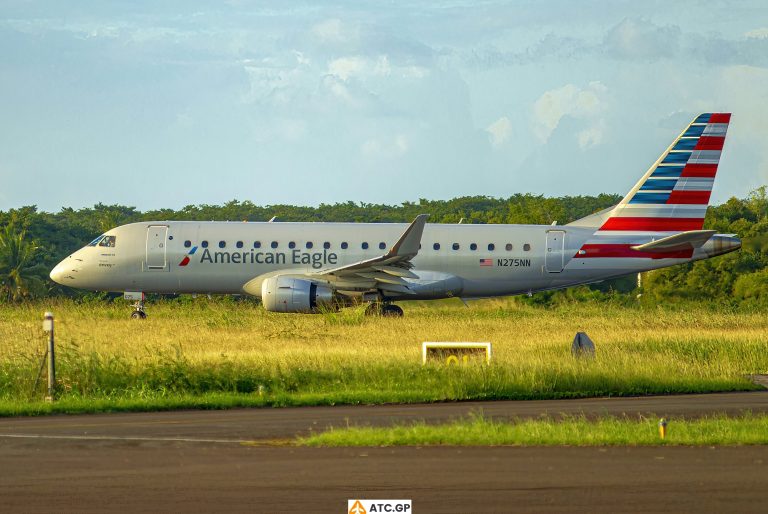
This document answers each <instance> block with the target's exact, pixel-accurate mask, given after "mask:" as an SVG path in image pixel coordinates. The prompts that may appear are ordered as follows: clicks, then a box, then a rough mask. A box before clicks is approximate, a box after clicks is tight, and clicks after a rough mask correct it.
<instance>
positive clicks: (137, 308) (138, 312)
mask: <svg viewBox="0 0 768 514" xmlns="http://www.w3.org/2000/svg"><path fill="white" fill-rule="evenodd" d="M131 319H147V313H146V312H144V300H139V301H137V302H136V303H134V304H133V312H132V313H131Z"/></svg>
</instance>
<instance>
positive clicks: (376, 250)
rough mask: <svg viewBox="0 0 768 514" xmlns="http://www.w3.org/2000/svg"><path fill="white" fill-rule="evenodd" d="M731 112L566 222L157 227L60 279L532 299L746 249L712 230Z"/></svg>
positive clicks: (332, 295)
mask: <svg viewBox="0 0 768 514" xmlns="http://www.w3.org/2000/svg"><path fill="white" fill-rule="evenodd" d="M730 118H731V115H730V113H707V114H701V115H699V116H697V117H696V118H695V119H694V120H693V122H691V123H690V124H689V125H688V126H687V127H686V128H685V130H683V132H682V133H681V134H680V135H679V136H678V137H676V138H675V139H674V141H673V142H672V144H671V145H670V146H669V147H668V148H667V149H666V150H665V151H664V152H663V153H662V154H661V156H660V157H659V158H658V159H657V160H656V162H655V163H653V165H652V166H651V167H650V168H649V169H648V171H646V172H645V174H644V175H643V176H642V178H641V179H640V180H639V181H638V182H637V184H635V186H634V187H633V188H632V189H631V190H630V191H629V192H628V193H627V195H626V196H625V197H624V198H623V199H622V200H621V201H620V202H619V203H618V204H617V205H615V206H613V207H609V208H608V209H604V210H602V211H600V212H597V213H595V214H592V215H590V216H587V217H585V218H582V219H579V220H576V221H573V222H572V223H568V224H566V225H557V224H556V222H555V223H553V224H552V225H500V224H499V225H478V224H427V223H426V221H427V215H426V214H421V215H419V216H417V217H416V219H414V220H413V222H412V223H410V224H398V223H283V222H277V221H274V219H273V220H270V221H269V222H214V221H211V222H200V221H149V222H140V223H131V224H128V225H123V226H120V227H117V228H114V229H112V230H109V231H107V232H106V233H105V234H102V235H100V236H99V237H97V238H96V239H94V240H93V241H92V242H91V243H90V244H88V245H87V246H85V247H84V248H81V249H80V250H77V251H76V252H74V253H73V254H72V255H70V256H68V257H67V258H65V259H64V260H62V261H61V262H60V263H59V264H58V265H57V266H56V267H55V268H54V269H53V270H52V271H51V274H50V276H51V279H53V280H54V281H55V282H57V283H59V284H63V285H66V286H71V287H76V288H82V289H90V290H97V291H109V292H119V293H123V294H124V296H125V298H126V299H129V300H135V301H136V303H135V304H134V311H133V312H132V314H131V316H132V317H134V318H142V319H143V318H145V317H146V312H145V303H144V302H145V294H146V293H168V294H180V293H192V294H195V293H197V294H247V295H252V296H255V297H258V298H260V299H261V301H262V304H263V306H264V308H266V310H268V311H273V312H284V313H288V312H290V313H315V312H320V311H322V310H323V309H333V308H339V307H343V306H348V305H353V304H358V303H366V304H367V307H366V309H367V311H368V312H369V313H373V314H381V315H386V316H402V315H403V310H402V309H401V308H400V307H399V306H398V305H396V304H395V303H394V302H397V301H400V300H432V299H442V298H451V297H459V298H461V299H473V298H488V297H495V296H511V295H519V294H529V295H530V294H533V293H535V292H538V291H545V290H553V289H561V288H566V287H570V286H575V285H579V284H588V283H594V282H599V281H603V280H606V279H610V278H615V277H619V276H622V275H627V274H632V273H638V272H643V271H649V270H654V269H658V268H664V267H667V266H674V265H676V264H682V263H687V262H691V261H697V260H701V259H708V258H711V257H715V256H717V255H723V254H725V253H728V252H732V251H735V250H738V249H739V248H740V247H741V241H740V240H739V239H738V238H737V237H735V235H733V234H716V233H715V231H714V230H702V227H703V224H704V215H705V214H706V211H707V205H708V203H709V198H710V194H711V192H712V185H713V183H714V179H715V174H716V172H717V166H718V163H719V161H720V155H721V152H722V149H723V144H724V142H725V136H726V132H727V130H728V125H729V123H730Z"/></svg>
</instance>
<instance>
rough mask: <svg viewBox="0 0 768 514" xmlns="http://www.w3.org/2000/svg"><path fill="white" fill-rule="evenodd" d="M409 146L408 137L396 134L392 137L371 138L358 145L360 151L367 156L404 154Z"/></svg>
mask: <svg viewBox="0 0 768 514" xmlns="http://www.w3.org/2000/svg"><path fill="white" fill-rule="evenodd" d="M409 148H410V143H409V142H408V138H407V137H406V136H405V135H404V134H397V135H396V136H394V137H392V138H372V139H368V140H367V141H365V142H364V143H363V144H362V145H361V146H360V153H361V154H362V155H363V157H368V158H376V159H378V158H382V157H383V158H392V157H400V156H402V155H405V154H406V153H407V152H408V150H409Z"/></svg>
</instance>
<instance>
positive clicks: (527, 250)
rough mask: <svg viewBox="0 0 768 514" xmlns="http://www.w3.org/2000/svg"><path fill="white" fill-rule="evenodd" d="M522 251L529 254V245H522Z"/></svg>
mask: <svg viewBox="0 0 768 514" xmlns="http://www.w3.org/2000/svg"><path fill="white" fill-rule="evenodd" d="M523 250H524V251H526V252H529V251H530V250H531V245H529V244H528V243H525V244H524V245H523Z"/></svg>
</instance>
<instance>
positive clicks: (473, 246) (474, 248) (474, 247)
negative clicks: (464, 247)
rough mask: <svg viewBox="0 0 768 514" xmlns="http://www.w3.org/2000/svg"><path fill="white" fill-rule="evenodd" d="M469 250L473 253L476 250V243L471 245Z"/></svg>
mask: <svg viewBox="0 0 768 514" xmlns="http://www.w3.org/2000/svg"><path fill="white" fill-rule="evenodd" d="M469 249H470V250H472V251H473V252H474V251H475V250H477V243H472V244H471V245H469Z"/></svg>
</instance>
